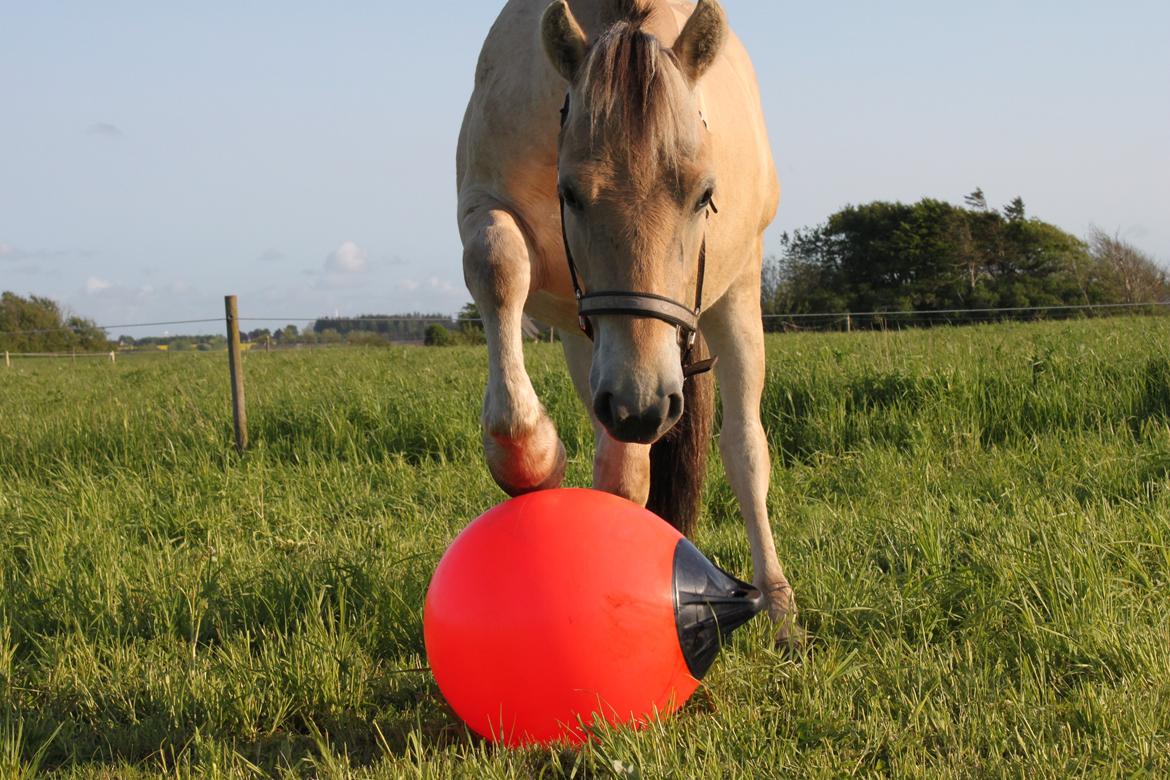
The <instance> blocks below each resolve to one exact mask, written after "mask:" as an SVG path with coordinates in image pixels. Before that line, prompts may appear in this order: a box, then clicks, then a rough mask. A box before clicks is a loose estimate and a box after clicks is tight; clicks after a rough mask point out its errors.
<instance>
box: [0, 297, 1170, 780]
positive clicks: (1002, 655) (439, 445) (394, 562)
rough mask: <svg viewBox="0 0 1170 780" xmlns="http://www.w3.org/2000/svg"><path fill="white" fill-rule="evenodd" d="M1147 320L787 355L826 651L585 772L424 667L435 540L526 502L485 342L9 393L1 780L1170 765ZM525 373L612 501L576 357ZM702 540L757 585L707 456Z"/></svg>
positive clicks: (1159, 475)
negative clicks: (475, 717) (515, 500)
mask: <svg viewBox="0 0 1170 780" xmlns="http://www.w3.org/2000/svg"><path fill="white" fill-rule="evenodd" d="M1168 335H1170V334H1168V333H1167V332H1166V330H1165V325H1164V324H1163V323H1162V322H1161V320H1158V319H1139V318H1135V319H1113V320H1093V321H1086V322H1067V323H1056V324H1039V325H998V326H985V327H972V328H963V329H936V330H930V331H919V332H903V333H860V334H851V335H844V334H841V335H807V336H777V337H771V340H770V341H769V343H768V350H769V379H768V386H767V391H766V395H765V398H764V403H763V413H764V421H765V427H766V428H767V430H768V435H769V437H770V440H771V444H772V447H773V453H774V461H773V475H772V492H771V495H770V499H769V502H770V508H771V512H772V520H773V526H774V528H775V531H776V537H777V544H778V547H779V549H780V554H781V558H782V560H783V561H784V563H785V564H786V567H787V569H788V573H789V576H790V578H791V579H792V580H793V582H794V584H795V586H796V589H797V593H798V598H799V600H800V604H801V607H802V610H803V612H802V619H803V620H804V622H805V624H806V626H807V627H808V628H809V629H810V630H811V632H812V634H813V639H812V641H811V643H810V646H809V647H808V648H807V650H806V651H805V652H804V653H803V654H801V655H799V656H797V657H790V656H786V655H781V654H778V653H776V652H774V651H773V650H772V649H771V648H770V643H769V642H768V628H767V626H765V625H764V624H763V623H757V624H753V625H751V626H750V627H749V628H748V629H746V630H745V631H744V632H742V633H741V634H739V635H737V636H736V637H734V639H733V641H732V644H731V646H730V647H729V648H727V650H726V651H725V653H724V655H723V656H722V657H721V659H720V660H719V661H718V662H717V663H716V666H715V667H714V669H713V670H712V672H711V674H710V675H709V676H708V679H707V681H706V682H705V684H704V686H703V687H702V688H701V689H700V692H699V694H697V695H696V697H695V699H693V700H692V702H691V703H690V704H688V706H687V707H686V708H685V709H684V710H683V711H682V712H681V713H680V714H679V715H678V716H677V717H675V718H673V719H671V720H669V721H667V722H665V723H661V724H657V725H655V726H653V727H651V728H649V729H647V730H645V731H643V732H628V731H621V730H617V731H611V732H606V733H605V734H604V735H603V736H602V737H601V738H600V739H599V740H598V741H597V742H596V743H594V744H592V745H590V746H588V747H587V748H585V749H584V750H582V751H580V752H561V751H558V750H543V751H541V750H535V751H526V752H516V753H512V752H507V751H503V750H496V749H494V748H492V747H490V746H488V745H486V744H484V743H482V742H479V741H477V740H476V739H473V738H472V737H471V736H470V735H468V734H467V732H466V730H465V729H464V728H463V727H462V726H461V725H460V724H459V723H458V721H457V720H456V719H455V718H454V717H453V716H452V715H451V714H450V712H449V711H448V710H447V708H446V707H445V705H444V704H443V702H442V699H441V697H440V696H439V695H438V692H437V690H436V689H435V687H434V685H433V683H432V681H431V679H430V677H429V675H428V674H427V672H426V668H425V665H426V661H425V657H424V652H423V645H422V636H421V606H422V597H423V593H424V592H425V588H426V583H427V581H428V578H429V575H430V572H431V571H432V570H433V567H434V565H435V563H436V561H437V560H438V557H439V555H441V553H442V551H443V549H444V548H445V546H446V544H447V543H448V542H449V541H450V539H451V538H452V537H453V536H454V535H455V534H456V533H458V531H459V530H460V529H461V528H462V527H463V526H464V525H465V524H466V523H467V522H468V521H469V520H470V519H471V518H473V517H475V516H476V515H478V514H479V513H480V512H482V511H483V510H485V509H486V508H488V507H489V506H491V505H492V504H494V503H496V502H497V501H499V500H500V499H501V498H502V496H501V495H500V494H499V492H498V490H497V489H496V488H495V487H494V485H493V484H492V482H491V480H490V478H489V476H488V474H487V470H486V468H485V467H484V466H483V464H482V459H481V454H480V445H479V433H478V429H477V418H478V412H479V408H480V404H481V392H482V387H483V382H484V377H485V369H486V366H485V357H484V354H483V352H482V351H480V350H477V349H474V348H453V349H443V350H423V349H396V350H360V349H346V350H331V351H314V352H310V353H303V354H302V353H296V352H281V353H273V354H270V355H266V354H259V353H258V354H249V355H247V357H246V366H245V371H246V377H247V383H248V391H247V392H248V399H249V420H250V424H251V425H250V427H251V438H252V441H253V443H254V446H253V449H252V450H251V451H250V452H249V453H248V454H247V455H246V456H244V457H239V456H237V455H235V454H234V452H233V451H232V449H231V446H230V442H231V435H230V408H229V402H228V385H227V379H226V366H225V364H226V360H225V359H224V357H223V355H215V354H191V355H184V356H174V357H172V358H169V359H166V360H154V361H149V362H146V361H142V362H138V361H134V360H130V359H128V360H124V361H121V362H119V363H118V364H116V365H110V364H96V363H95V364H77V365H73V364H70V363H49V362H43V363H30V362H17V363H15V365H14V368H13V369H11V370H9V371H6V372H3V373H0V775H3V776H5V777H7V776H21V775H24V776H31V775H33V774H36V773H37V772H38V771H40V772H46V771H47V772H49V773H50V774H52V775H59V776H76V777H95V778H96V777H119V778H120V777H153V776H157V775H164V776H174V777H214V776H223V777H252V776H265V775H272V774H275V775H287V776H323V777H344V776H357V777H371V778H381V777H398V776H424V777H452V776H461V777H481V776H494V777H529V776H534V775H536V776H539V775H543V776H553V777H555V776H562V775H564V776H569V775H574V774H575V775H576V776H586V775H592V776H631V777H632V776H641V777H699V776H703V777H722V776H728V777H763V776H778V775H788V774H802V775H812V776H826V777H830V776H840V775H852V774H862V775H875V774H876V775H899V776H901V775H911V776H955V777H966V776H971V775H1000V774H1008V775H1013V776H1017V775H1023V774H1035V775H1039V776H1045V777H1058V776H1059V777H1064V776H1068V775H1071V774H1098V775H1111V774H1125V775H1140V774H1142V773H1143V772H1144V773H1146V774H1148V775H1149V776H1158V775H1161V774H1164V773H1165V772H1167V771H1170V599H1168V598H1167V595H1166V594H1167V592H1168V585H1170V339H1168V338H1167V336H1168ZM528 365H529V368H530V371H531V373H532V376H533V381H534V383H535V385H536V386H537V389H538V392H540V394H541V396H542V398H543V399H544V401H545V403H546V405H547V406H548V408H549V411H550V413H551V414H552V415H553V417H554V419H555V420H556V422H557V424H558V427H559V429H560V431H561V433H562V436H563V438H564V439H565V442H566V445H567V448H568V451H569V456H570V463H569V473H568V481H569V482H571V483H572V484H586V483H587V482H588V478H589V464H590V459H591V447H592V434H591V430H590V428H589V426H588V424H587V422H586V420H585V418H584V416H583V414H582V412H581V411H580V407H579V404H578V403H577V401H576V399H575V397H574V395H573V393H572V387H571V383H570V381H569V378H568V376H567V374H566V373H565V370H564V368H563V361H562V360H561V359H560V356H559V354H558V352H557V350H556V348H555V347H550V346H548V345H533V346H532V347H531V348H530V350H529V353H528ZM711 468H712V472H711V475H710V477H711V478H710V481H709V485H708V490H707V495H706V507H705V512H704V517H703V523H702V527H701V530H700V534H699V538H698V544H699V546H700V547H701V548H702V549H704V550H705V551H706V552H707V553H708V554H709V555H710V556H711V557H712V558H714V559H715V560H716V561H718V562H719V563H721V564H722V565H723V566H725V567H727V568H729V569H731V570H733V571H737V572H740V573H743V574H747V573H748V567H749V561H750V558H749V556H748V551H747V545H746V541H745V539H744V534H743V531H742V528H741V526H740V523H739V515H738V509H737V507H736V505H735V501H734V498H733V496H732V493H731V490H730V488H729V487H728V485H727V483H726V480H725V479H724V477H723V473H722V470H721V466H720V465H719V463H718V461H717V459H714V462H713V464H712V467H711Z"/></svg>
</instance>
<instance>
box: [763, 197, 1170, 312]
mask: <svg viewBox="0 0 1170 780" xmlns="http://www.w3.org/2000/svg"><path fill="white" fill-rule="evenodd" d="M781 248H782V252H781V254H780V255H779V256H778V257H770V258H768V259H767V260H766V261H765V264H764V278H763V286H762V290H761V303H762V304H763V309H764V313H765V314H771V315H785V314H805V313H821V312H898V313H905V312H929V311H937V310H940V309H999V308H1024V307H1042V306H1067V305H1083V304H1089V305H1092V304H1110V303H1149V302H1164V301H1170V276H1168V274H1167V272H1166V270H1165V269H1163V268H1162V267H1160V266H1159V265H1158V264H1157V263H1156V262H1154V260H1153V259H1152V258H1151V257H1149V256H1148V255H1146V254H1144V253H1143V252H1141V251H1140V250H1139V249H1137V248H1136V247H1134V246H1132V245H1131V244H1129V243H1128V242H1126V241H1124V240H1122V239H1121V238H1120V236H1117V235H1109V234H1107V233H1105V232H1104V231H1101V230H1099V229H1093V230H1092V231H1091V232H1090V235H1089V236H1088V237H1087V239H1081V238H1078V237H1076V236H1074V235H1072V234H1070V233H1067V232H1065V231H1064V230H1061V229H1060V228H1058V227H1056V226H1054V225H1051V224H1049V223H1047V222H1044V221H1042V220H1039V219H1035V218H1030V217H1029V216H1028V215H1027V213H1026V208H1025V205H1024V202H1023V200H1022V199H1021V198H1018V197H1017V198H1015V199H1014V200H1013V201H1012V202H1011V203H1009V204H1007V205H1006V206H1005V207H1003V208H1002V209H1001V210H995V209H992V208H990V207H988V205H987V201H986V198H985V197H984V195H983V192H982V191H981V190H975V191H974V192H972V193H971V194H970V195H968V196H967V198H966V199H965V202H964V205H963V206H956V205H953V204H951V203H947V202H945V201H941V200H935V199H931V198H925V199H923V200H920V201H918V202H917V203H912V204H905V203H898V202H893V203H891V202H887V201H875V202H872V203H868V204H865V205H861V206H847V207H845V208H843V209H841V210H840V211H838V212H836V213H835V214H832V215H831V216H829V218H828V219H827V220H826V221H825V222H823V223H822V224H820V225H816V226H813V227H807V228H802V229H799V230H796V231H794V232H793V233H791V234H788V233H786V234H784V235H783V236H782V238H781ZM1005 316H1006V315H1005ZM952 319H953V320H959V321H961V320H962V317H961V316H958V317H954V318H952ZM899 321H900V322H904V323H912V322H913V321H914V318H913V317H910V318H901V319H900V320H899Z"/></svg>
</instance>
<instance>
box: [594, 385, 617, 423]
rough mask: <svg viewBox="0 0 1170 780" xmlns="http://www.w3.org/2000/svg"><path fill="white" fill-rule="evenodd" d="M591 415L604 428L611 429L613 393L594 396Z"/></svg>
mask: <svg viewBox="0 0 1170 780" xmlns="http://www.w3.org/2000/svg"><path fill="white" fill-rule="evenodd" d="M593 413H594V414H595V415H597V420H598V422H600V423H601V424H602V425H604V426H605V427H606V428H611V427H613V419H614V415H613V393H598V394H597V395H596V396H594V397H593Z"/></svg>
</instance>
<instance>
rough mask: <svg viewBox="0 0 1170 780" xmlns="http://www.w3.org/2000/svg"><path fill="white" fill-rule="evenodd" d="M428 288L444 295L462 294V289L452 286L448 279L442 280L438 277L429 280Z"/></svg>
mask: <svg viewBox="0 0 1170 780" xmlns="http://www.w3.org/2000/svg"><path fill="white" fill-rule="evenodd" d="M427 286H428V287H430V288H431V289H432V290H434V291H435V292H441V293H443V294H444V295H450V294H452V293H459V292H461V290H460V288H458V287H456V286H455V285H453V284H451V283H450V282H449V281H447V280H446V279H440V278H439V277H437V276H432V277H431V278H430V279H427Z"/></svg>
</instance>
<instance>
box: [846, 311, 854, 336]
mask: <svg viewBox="0 0 1170 780" xmlns="http://www.w3.org/2000/svg"><path fill="white" fill-rule="evenodd" d="M845 332H846V333H852V332H853V315H852V314H846V315H845Z"/></svg>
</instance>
